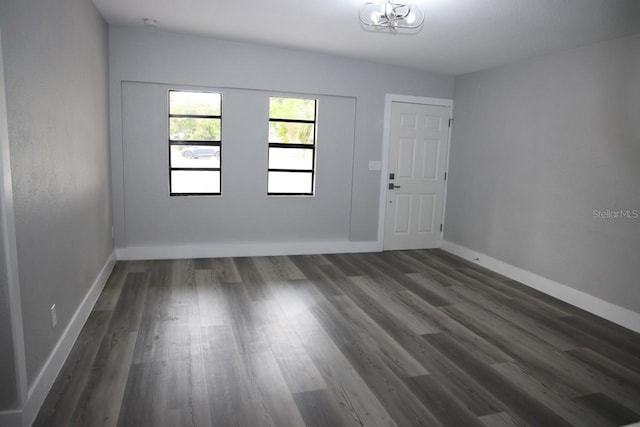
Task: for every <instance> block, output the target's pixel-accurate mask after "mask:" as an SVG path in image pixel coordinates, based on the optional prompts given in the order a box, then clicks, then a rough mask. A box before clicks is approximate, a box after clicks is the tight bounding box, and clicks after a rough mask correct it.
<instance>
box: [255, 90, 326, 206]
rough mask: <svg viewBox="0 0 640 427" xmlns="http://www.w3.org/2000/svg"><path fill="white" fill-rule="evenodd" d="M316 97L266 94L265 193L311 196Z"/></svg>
mask: <svg viewBox="0 0 640 427" xmlns="http://www.w3.org/2000/svg"><path fill="white" fill-rule="evenodd" d="M315 154H316V100H315V99H299V98H276V97H271V98H269V169H268V184H267V192H268V194H269V195H305V196H312V195H313V190H314V181H315V180H314V177H315V159H316V155H315Z"/></svg>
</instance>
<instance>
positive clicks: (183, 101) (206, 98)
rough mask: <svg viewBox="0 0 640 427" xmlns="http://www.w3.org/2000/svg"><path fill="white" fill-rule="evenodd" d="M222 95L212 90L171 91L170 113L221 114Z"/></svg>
mask: <svg viewBox="0 0 640 427" xmlns="http://www.w3.org/2000/svg"><path fill="white" fill-rule="evenodd" d="M220 99H221V96H220V94H219V93H210V92H182V91H173V90H172V91H170V92H169V114H193V115H203V116H219V115H220V105H221V102H220Z"/></svg>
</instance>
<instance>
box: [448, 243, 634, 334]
mask: <svg viewBox="0 0 640 427" xmlns="http://www.w3.org/2000/svg"><path fill="white" fill-rule="evenodd" d="M441 248H442V249H443V250H445V251H447V252H450V253H452V254H454V255H458V256H459V257H461V258H464V259H466V260H468V261H471V262H475V263H476V264H478V265H481V266H483V267H485V268H488V269H489V270H493V271H495V272H496V273H500V274H502V275H504V276H507V277H509V278H510V279H513V280H516V281H518V282H520V283H522V284H524V285H526V286H529V287H530V288H533V289H536V290H538V291H540V292H544V293H545V294H547V295H550V296H552V297H554V298H557V299H559V300H561V301H564V302H566V303H568V304H571V305H573V306H576V307H578V308H581V309H583V310H585V311H588V312H589V313H592V314H595V315H596V316H600V317H602V318H604V319H606V320H609V321H611V322H613V323H616V324H618V325H620V326H623V327H625V328H627V329H631V330H632V331H635V332H638V333H640V313H636V312H634V311H631V310H629V309H626V308H624V307H620V306H619V305H616V304H612V303H610V302H607V301H605V300H602V299H600V298H597V297H594V296H593V295H589V294H587V293H584V292H582V291H579V290H577V289H574V288H572V287H570V286H567V285H563V284H562V283H558V282H555V281H553V280H551V279H547V278H545V277H542V276H539V275H537V274H535V273H532V272H530V271H527V270H523V269H521V268H519V267H516V266H514V265H511V264H507V263H506V262H504V261H500V260H499V259H496V258H492V257H490V256H489V255H485V254H483V253H481V252H477V251H474V250H472V249H468V248H465V247H464V246H460V245H458V244H456V243H452V242H449V241H446V240H445V241H443V242H442V247H441Z"/></svg>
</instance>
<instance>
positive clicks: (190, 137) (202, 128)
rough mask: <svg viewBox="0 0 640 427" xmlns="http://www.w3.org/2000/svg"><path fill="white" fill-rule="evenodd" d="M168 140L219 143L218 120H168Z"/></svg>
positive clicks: (192, 118) (176, 118) (173, 118)
mask: <svg viewBox="0 0 640 427" xmlns="http://www.w3.org/2000/svg"><path fill="white" fill-rule="evenodd" d="M169 139H171V140H173V141H220V119H199V118H194V117H184V118H183V117H171V118H169Z"/></svg>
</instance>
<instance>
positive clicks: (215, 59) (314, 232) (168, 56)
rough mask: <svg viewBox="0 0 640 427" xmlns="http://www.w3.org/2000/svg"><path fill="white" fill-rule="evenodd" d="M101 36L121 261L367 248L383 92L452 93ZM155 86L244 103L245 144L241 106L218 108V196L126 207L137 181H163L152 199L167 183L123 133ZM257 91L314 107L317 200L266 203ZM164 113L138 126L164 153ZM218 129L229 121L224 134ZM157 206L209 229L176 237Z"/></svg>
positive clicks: (247, 50)
mask: <svg viewBox="0 0 640 427" xmlns="http://www.w3.org/2000/svg"><path fill="white" fill-rule="evenodd" d="M109 35H110V39H109V43H110V44H109V49H110V84H111V87H110V102H111V146H112V170H113V203H114V223H115V232H116V246H117V248H118V255H119V256H120V257H123V258H148V257H157V256H161V257H169V256H173V257H180V256H198V255H200V256H214V255H216V256H221V255H242V254H245V255H255V254H276V253H302V252H325V251H336V250H337V251H349V250H375V249H376V247H377V231H378V200H379V193H380V171H370V170H368V165H369V161H371V160H374V161H375V160H378V161H379V160H380V159H381V158H382V153H381V150H382V140H383V125H384V120H383V119H384V97H385V94H387V93H396V94H406V95H416V96H430V97H436V98H447V99H451V97H452V95H453V81H454V80H453V77H451V76H443V75H439V74H435V73H429V72H425V71H420V70H412V69H407V68H400V67H394V66H390V65H381V64H374V63H369V62H364V61H357V60H352V59H346V58H341V57H337V56H330V55H323V54H315V53H309V52H302V51H295V50H287V49H278V48H272V47H266V46H260V45H254V44H246V43H236V42H228V41H222V40H215V39H210V38H202V37H194V36H185V35H178V34H172V33H168V32H162V31H155V30H144V29H143V30H139V29H130V28H113V27H112V28H110V31H109ZM134 82H135V83H134ZM151 83H153V84H162V85H166V86H167V87H171V86H176V87H185V86H191V87H196V88H211V89H221V90H222V91H224V90H227V91H229V92H230V94H231V93H232V92H234V91H235V95H234V96H237V98H236V99H237V102H242V100H241V98H240V96H248V97H249V98H250V99H249V98H248V99H247V101H246V103H245V104H244V105H245V109H246V111H245V126H246V129H245V130H244V131H245V132H244V133H245V134H246V135H247V137H236V136H238V135H239V134H238V133H237V132H236V133H235V134H234V129H237V130H239V129H240V126H241V124H242V123H241V120H242V118H241V117H240V116H238V112H239V111H240V110H241V109H242V104H241V103H240V104H235V105H234V104H233V102H232V101H233V99H234V98H233V97H225V98H224V99H225V100H229V102H230V104H229V105H228V106H225V105H224V104H223V133H224V135H223V146H226V147H227V148H223V151H224V150H227V151H224V153H225V154H223V165H222V168H223V185H224V188H223V195H222V197H221V198H219V197H218V198H216V197H215V196H214V197H210V198H206V197H202V198H199V199H198V200H195V199H184V198H183V199H179V198H172V199H171V200H169V195H168V191H163V193H164V194H160V193H159V192H157V191H155V190H153V194H154V196H153V197H154V198H155V199H154V200H153V201H149V202H145V201H143V200H141V199H140V198H138V197H134V198H131V197H129V195H131V194H132V191H134V188H133V187H134V186H136V188H135V191H136V192H138V191H140V190H141V189H140V187H139V186H138V184H137V183H136V182H135V181H137V180H138V179H143V178H144V177H147V178H148V177H149V176H150V175H153V176H154V179H155V180H158V181H159V182H155V181H154V183H153V184H152V183H149V182H148V179H146V180H145V181H144V182H145V185H148V186H149V191H152V187H155V186H156V185H161V186H162V188H163V189H165V190H166V187H167V182H168V178H167V177H166V175H167V173H168V172H167V170H168V169H167V167H166V166H165V165H163V164H162V162H163V161H162V160H160V161H158V159H156V160H154V161H149V162H146V163H140V164H139V165H135V166H131V164H130V163H129V164H128V163H127V162H129V161H130V160H129V159H128V156H127V152H129V151H131V150H132V146H131V144H132V143H134V142H132V141H128V140H126V138H127V135H128V134H129V132H128V129H127V125H126V123H127V120H129V122H131V120H130V119H131V115H132V114H137V112H135V111H131V108H132V107H133V106H134V104H132V103H131V102H130V101H129V98H127V97H128V96H129V94H130V88H132V87H136V85H141V84H151ZM140 87H144V85H143V86H140ZM149 87H150V86H149ZM163 90H164V91H165V93H166V89H163ZM252 92H253V95H251V93H252ZM259 92H277V93H283V94H287V93H290V94H296V95H301V94H302V95H304V94H308V95H309V96H311V97H319V99H320V104H319V105H320V107H319V108H320V110H319V117H318V120H319V132H324V135H325V137H324V138H323V136H322V135H319V139H318V164H317V165H318V169H317V174H318V175H317V176H318V181H317V185H316V196H315V197H313V198H308V197H307V198H297V199H294V198H287V197H274V198H269V199H268V200H267V198H266V176H267V175H266V161H265V159H266V157H265V156H266V152H267V151H266V134H265V129H266V123H267V122H266V117H261V116H265V114H266V111H267V110H266V109H265V107H266V104H265V103H259V102H258V103H256V102H254V100H255V97H260V96H263V97H264V95H259V94H258V93H259ZM136 96H138V97H139V96H141V94H138V95H136ZM252 99H253V100H252ZM323 99H324V101H323ZM339 100H340V102H341V103H342V104H335V108H332V107H329V110H327V109H325V110H324V112H323V110H322V108H323V107H322V105H325V106H327V105H330V104H327V103H330V102H338V101H339ZM132 102H133V100H132ZM152 102H153V103H154V106H153V107H152V106H151V105H149V108H157V109H159V111H160V112H162V111H166V97H158V98H153V101H152ZM224 102H225V101H223V103H224ZM345 102H346V104H345ZM158 103H161V104H158ZM137 105H140V104H137ZM232 109H234V110H232ZM232 111H234V113H233V115H232ZM160 112H158V116H157V117H160V118H161V121H158V120H156V119H152V117H151V115H152V114H151V113H150V114H143V115H142V116H136V117H138V118H139V119H140V121H139V122H138V125H140V126H139V127H140V129H143V128H144V127H146V133H145V135H146V138H148V139H149V141H150V143H153V144H156V143H157V144H160V145H159V146H161V147H162V148H161V149H162V150H163V151H162V154H163V155H166V149H164V148H163V147H164V144H167V141H166V123H164V122H163V121H162V120H164V116H162V117H161V114H160ZM332 115H333V117H331V116H332ZM239 117H240V118H239ZM225 120H231V121H229V122H227V125H226V126H227V127H226V128H225ZM331 123H333V124H334V126H333V127H334V128H336V129H334V131H333V134H335V131H336V130H338V128H337V127H339V128H340V130H341V132H342V133H344V136H343V135H339V140H340V141H342V142H338V141H330V140H328V139H327V138H326V137H327V136H329V133H328V132H330V128H331V125H330V124H331ZM327 125H328V127H325V128H324V130H323V126H327ZM349 133H351V135H350V136H348V137H347V134H349ZM123 135H124V137H123ZM140 137H142V135H140ZM323 139H324V141H323ZM336 143H337V145H336ZM323 144H324V145H323ZM241 152H244V153H245V155H247V156H248V157H247V160H248V161H249V163H248V165H250V167H251V168H252V169H251V170H249V171H244V170H242V168H243V164H242V162H241V158H240V157H239V155H240V153H241ZM158 168H161V170H159V169H158ZM254 168H257V169H258V170H255V169H254ZM243 174H244V175H245V176H244V177H243ZM260 175H261V177H262V181H263V182H262V183H260V182H259V179H260ZM247 190H250V191H251V193H246V191H247ZM262 190H263V191H262ZM158 203H162V205H163V206H166V207H168V206H171V208H170V209H171V211H172V212H175V211H180V212H184V211H185V210H191V209H197V212H198V213H197V216H199V217H200V218H199V219H198V218H194V217H193V216H187V221H189V218H191V219H194V220H196V222H198V223H200V222H201V219H202V218H201V217H203V216H211V218H212V219H213V218H215V221H212V222H211V225H210V227H211V228H210V229H204V230H202V231H201V232H200V233H199V234H198V235H195V234H193V233H191V232H190V231H188V232H187V233H181V232H180V228H179V224H178V222H179V220H175V221H171V222H167V221H164V220H162V218H160V217H159V216H162V215H163V213H162V212H158V211H157V209H158V206H160V205H158ZM167 212H169V211H167ZM284 215H286V221H285V220H284V218H285V217H284ZM138 218H149V222H148V223H147V224H146V231H145V233H146V234H145V236H144V238H143V236H142V234H141V233H140V232H139V231H141V230H138V228H137V227H135V226H134V223H135V221H138ZM186 227H189V224H187V225H186ZM167 245H169V246H167Z"/></svg>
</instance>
